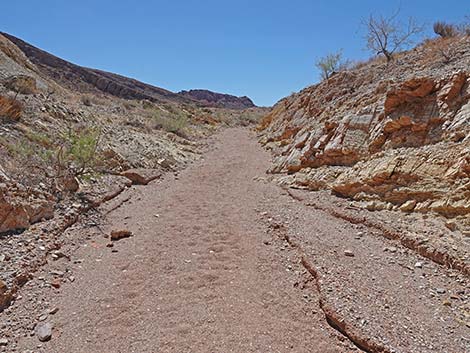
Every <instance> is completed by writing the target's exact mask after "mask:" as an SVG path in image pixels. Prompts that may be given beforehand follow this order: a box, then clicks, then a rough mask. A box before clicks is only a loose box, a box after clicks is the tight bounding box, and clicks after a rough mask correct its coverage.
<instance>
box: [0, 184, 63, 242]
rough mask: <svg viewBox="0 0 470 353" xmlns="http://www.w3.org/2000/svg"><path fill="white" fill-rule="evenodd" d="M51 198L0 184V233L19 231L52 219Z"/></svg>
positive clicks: (52, 202)
mask: <svg viewBox="0 0 470 353" xmlns="http://www.w3.org/2000/svg"><path fill="white" fill-rule="evenodd" d="M54 205H55V201H54V199H53V197H52V196H50V195H47V194H44V193H42V192H40V191H36V190H29V189H26V188H24V187H22V186H21V185H17V184H6V183H1V184H0V233H6V232H11V231H20V230H24V229H26V228H28V227H29V226H30V225H31V224H33V223H36V222H38V221H40V220H43V219H50V218H52V217H54Z"/></svg>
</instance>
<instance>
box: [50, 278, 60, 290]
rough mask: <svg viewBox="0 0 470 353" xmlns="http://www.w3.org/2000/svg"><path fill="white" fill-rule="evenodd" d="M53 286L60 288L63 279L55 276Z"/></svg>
mask: <svg viewBox="0 0 470 353" xmlns="http://www.w3.org/2000/svg"><path fill="white" fill-rule="evenodd" d="M50 284H51V286H52V287H54V288H57V289H58V288H60V285H61V281H60V279H58V278H54V279H53V280H52V281H51V282H50Z"/></svg>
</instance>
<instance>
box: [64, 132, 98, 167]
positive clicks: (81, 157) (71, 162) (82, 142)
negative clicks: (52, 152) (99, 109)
mask: <svg viewBox="0 0 470 353" xmlns="http://www.w3.org/2000/svg"><path fill="white" fill-rule="evenodd" d="M100 136H101V131H100V130H99V129H94V128H85V129H81V130H79V131H76V130H72V129H70V130H69V131H68V132H67V134H65V135H64V136H63V137H64V139H63V142H62V143H61V144H60V145H59V146H58V150H57V163H58V164H60V166H59V167H60V168H62V169H67V170H69V171H71V172H72V174H73V175H75V176H81V175H84V174H87V173H88V172H90V171H92V170H93V169H94V167H95V166H96V165H97V164H98V162H99V160H100V159H99V156H98V153H97V150H98V145H99V141H100Z"/></svg>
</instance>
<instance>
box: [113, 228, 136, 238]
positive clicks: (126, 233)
mask: <svg viewBox="0 0 470 353" xmlns="http://www.w3.org/2000/svg"><path fill="white" fill-rule="evenodd" d="M131 236H132V232H131V231H130V230H127V229H122V230H113V231H112V232H111V236H110V238H111V240H120V239H123V238H129V237H131Z"/></svg>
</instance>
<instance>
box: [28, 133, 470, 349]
mask: <svg viewBox="0 0 470 353" xmlns="http://www.w3.org/2000/svg"><path fill="white" fill-rule="evenodd" d="M269 160H270V156H269V155H268V153H266V152H265V151H263V150H262V149H261V147H259V145H258V144H257V143H256V140H255V138H254V136H253V135H252V134H251V133H250V132H248V130H244V129H228V130H225V131H223V132H221V133H220V134H219V135H217V136H216V137H215V138H214V140H213V145H212V148H211V150H210V151H209V152H208V153H207V154H206V155H205V157H204V159H203V160H201V161H199V162H197V163H195V164H194V165H192V166H190V167H189V168H187V169H185V170H184V171H183V172H181V173H180V174H179V175H178V176H173V175H170V176H167V177H165V178H164V179H163V180H160V181H156V182H153V183H151V184H150V185H148V186H143V187H137V188H133V189H132V190H129V191H128V192H127V193H126V194H125V195H123V196H122V198H123V199H125V198H127V197H129V196H131V198H130V200H129V201H127V202H125V203H124V204H123V205H122V206H121V207H119V208H117V209H116V210H114V211H112V212H110V213H109V214H108V216H107V218H106V220H105V225H104V226H103V230H104V232H105V233H109V232H110V231H111V230H113V229H129V230H131V231H132V232H133V234H134V236H133V237H131V238H128V239H123V240H120V241H119V242H116V243H115V245H114V247H113V248H108V247H106V243H107V240H106V239H104V238H103V237H102V236H98V235H96V236H95V237H92V238H90V240H89V241H88V242H87V243H86V244H85V246H82V247H81V248H80V250H79V251H78V253H77V254H76V255H75V258H76V259H80V260H79V261H74V262H73V263H72V264H70V265H69V266H73V268H74V274H75V280H74V282H73V283H69V284H67V285H64V286H62V287H61V289H60V293H59V294H58V295H56V296H54V298H53V299H52V301H53V304H54V305H55V306H57V307H58V308H59V311H58V312H57V314H55V315H54V316H53V317H51V318H49V320H51V322H52V323H53V325H54V330H53V337H52V340H51V341H49V342H45V343H43V344H41V345H40V348H37V350H38V351H40V352H57V353H58V352H61V353H63V352H69V353H74V352H77V353H78V352H80V353H86V352H89V353H91V352H94V353H98V352H99V353H118V352H119V353H124V352H126V353H128V352H138V353H145V352H149V353H151V352H322V353H327V352H352V351H360V350H359V348H357V347H356V346H355V345H354V344H353V343H352V341H354V342H355V343H356V344H358V345H359V346H361V347H362V349H363V350H364V351H371V352H379V351H381V352H465V349H466V347H467V342H468V341H467V340H468V328H466V326H465V325H462V324H459V323H458V322H457V320H456V318H457V314H456V313H454V312H453V311H456V310H460V309H461V305H463V304H462V303H464V301H463V300H464V298H465V296H466V295H467V296H468V292H466V290H467V291H468V289H466V285H467V282H465V281H466V280H465V278H463V279H462V278H461V277H459V276H458V274H454V275H452V274H451V275H449V273H448V271H447V270H445V269H443V268H441V267H439V266H438V265H435V264H432V263H429V262H428V261H425V260H423V259H420V258H419V257H417V256H416V255H415V254H413V253H410V252H408V251H405V250H403V249H401V248H400V247H399V246H398V245H396V244H393V243H390V241H388V240H386V239H383V238H382V237H380V236H379V235H377V234H373V233H372V232H369V231H368V229H366V228H361V227H360V226H358V225H353V224H350V223H348V222H346V221H344V220H343V221H340V220H338V219H336V218H334V217H332V216H330V215H328V214H326V213H325V212H323V211H321V210H316V209H313V208H309V207H308V206H306V205H304V204H302V203H301V202H299V201H296V200H295V199H293V198H292V197H290V196H289V195H288V193H287V192H286V191H284V190H283V189H281V188H279V187H278V186H276V185H274V184H273V183H270V182H267V181H266V180H265V179H264V178H265V177H266V175H265V171H266V170H267V168H268V166H269ZM75 232H77V231H75ZM358 233H361V234H360V235H359V236H358ZM70 236H73V234H71V235H70ZM358 237H359V238H360V239H356V238H358ZM387 246H389V247H390V249H391V250H390V251H388V252H386V254H385V255H384V247H387ZM302 259H303V261H302ZM419 261H422V262H423V263H424V265H423V266H422V267H423V268H422V269H421V268H420V269H419V271H420V272H419V273H418V272H415V270H414V269H413V268H411V269H409V268H406V266H401V264H402V263H407V264H415V263H416V262H419ZM412 267H413V266H412ZM49 270H50V269H49ZM308 270H309V271H308ZM435 288H444V289H439V291H438V293H443V292H442V291H444V292H445V293H448V294H450V293H456V295H457V293H460V294H459V295H460V298H461V299H462V300H461V301H462V302H461V303H460V304H461V305H460V304H455V303H454V302H452V303H451V305H450V306H448V305H442V301H443V300H444V299H445V298H444V296H443V295H444V294H443V295H441V294H436V295H434V294H433V295H430V294H429V293H430V292H431V291H433V290H434V289H435ZM462 291H463V292H462ZM462 293H463V294H462ZM455 301H457V300H455ZM464 304H465V303H464ZM459 305H460V306H459ZM325 313H326V316H325ZM454 314H455V315H454ZM415 315H419V316H415ZM333 327H336V328H333ZM340 331H342V333H340ZM346 336H349V338H347V337H346ZM37 343H38V341H37V339H36V338H35V337H27V338H24V341H23V342H21V345H20V346H21V347H28V348H32V347H34V346H36V345H37ZM468 343H470V342H468ZM442 349H445V350H442Z"/></svg>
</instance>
